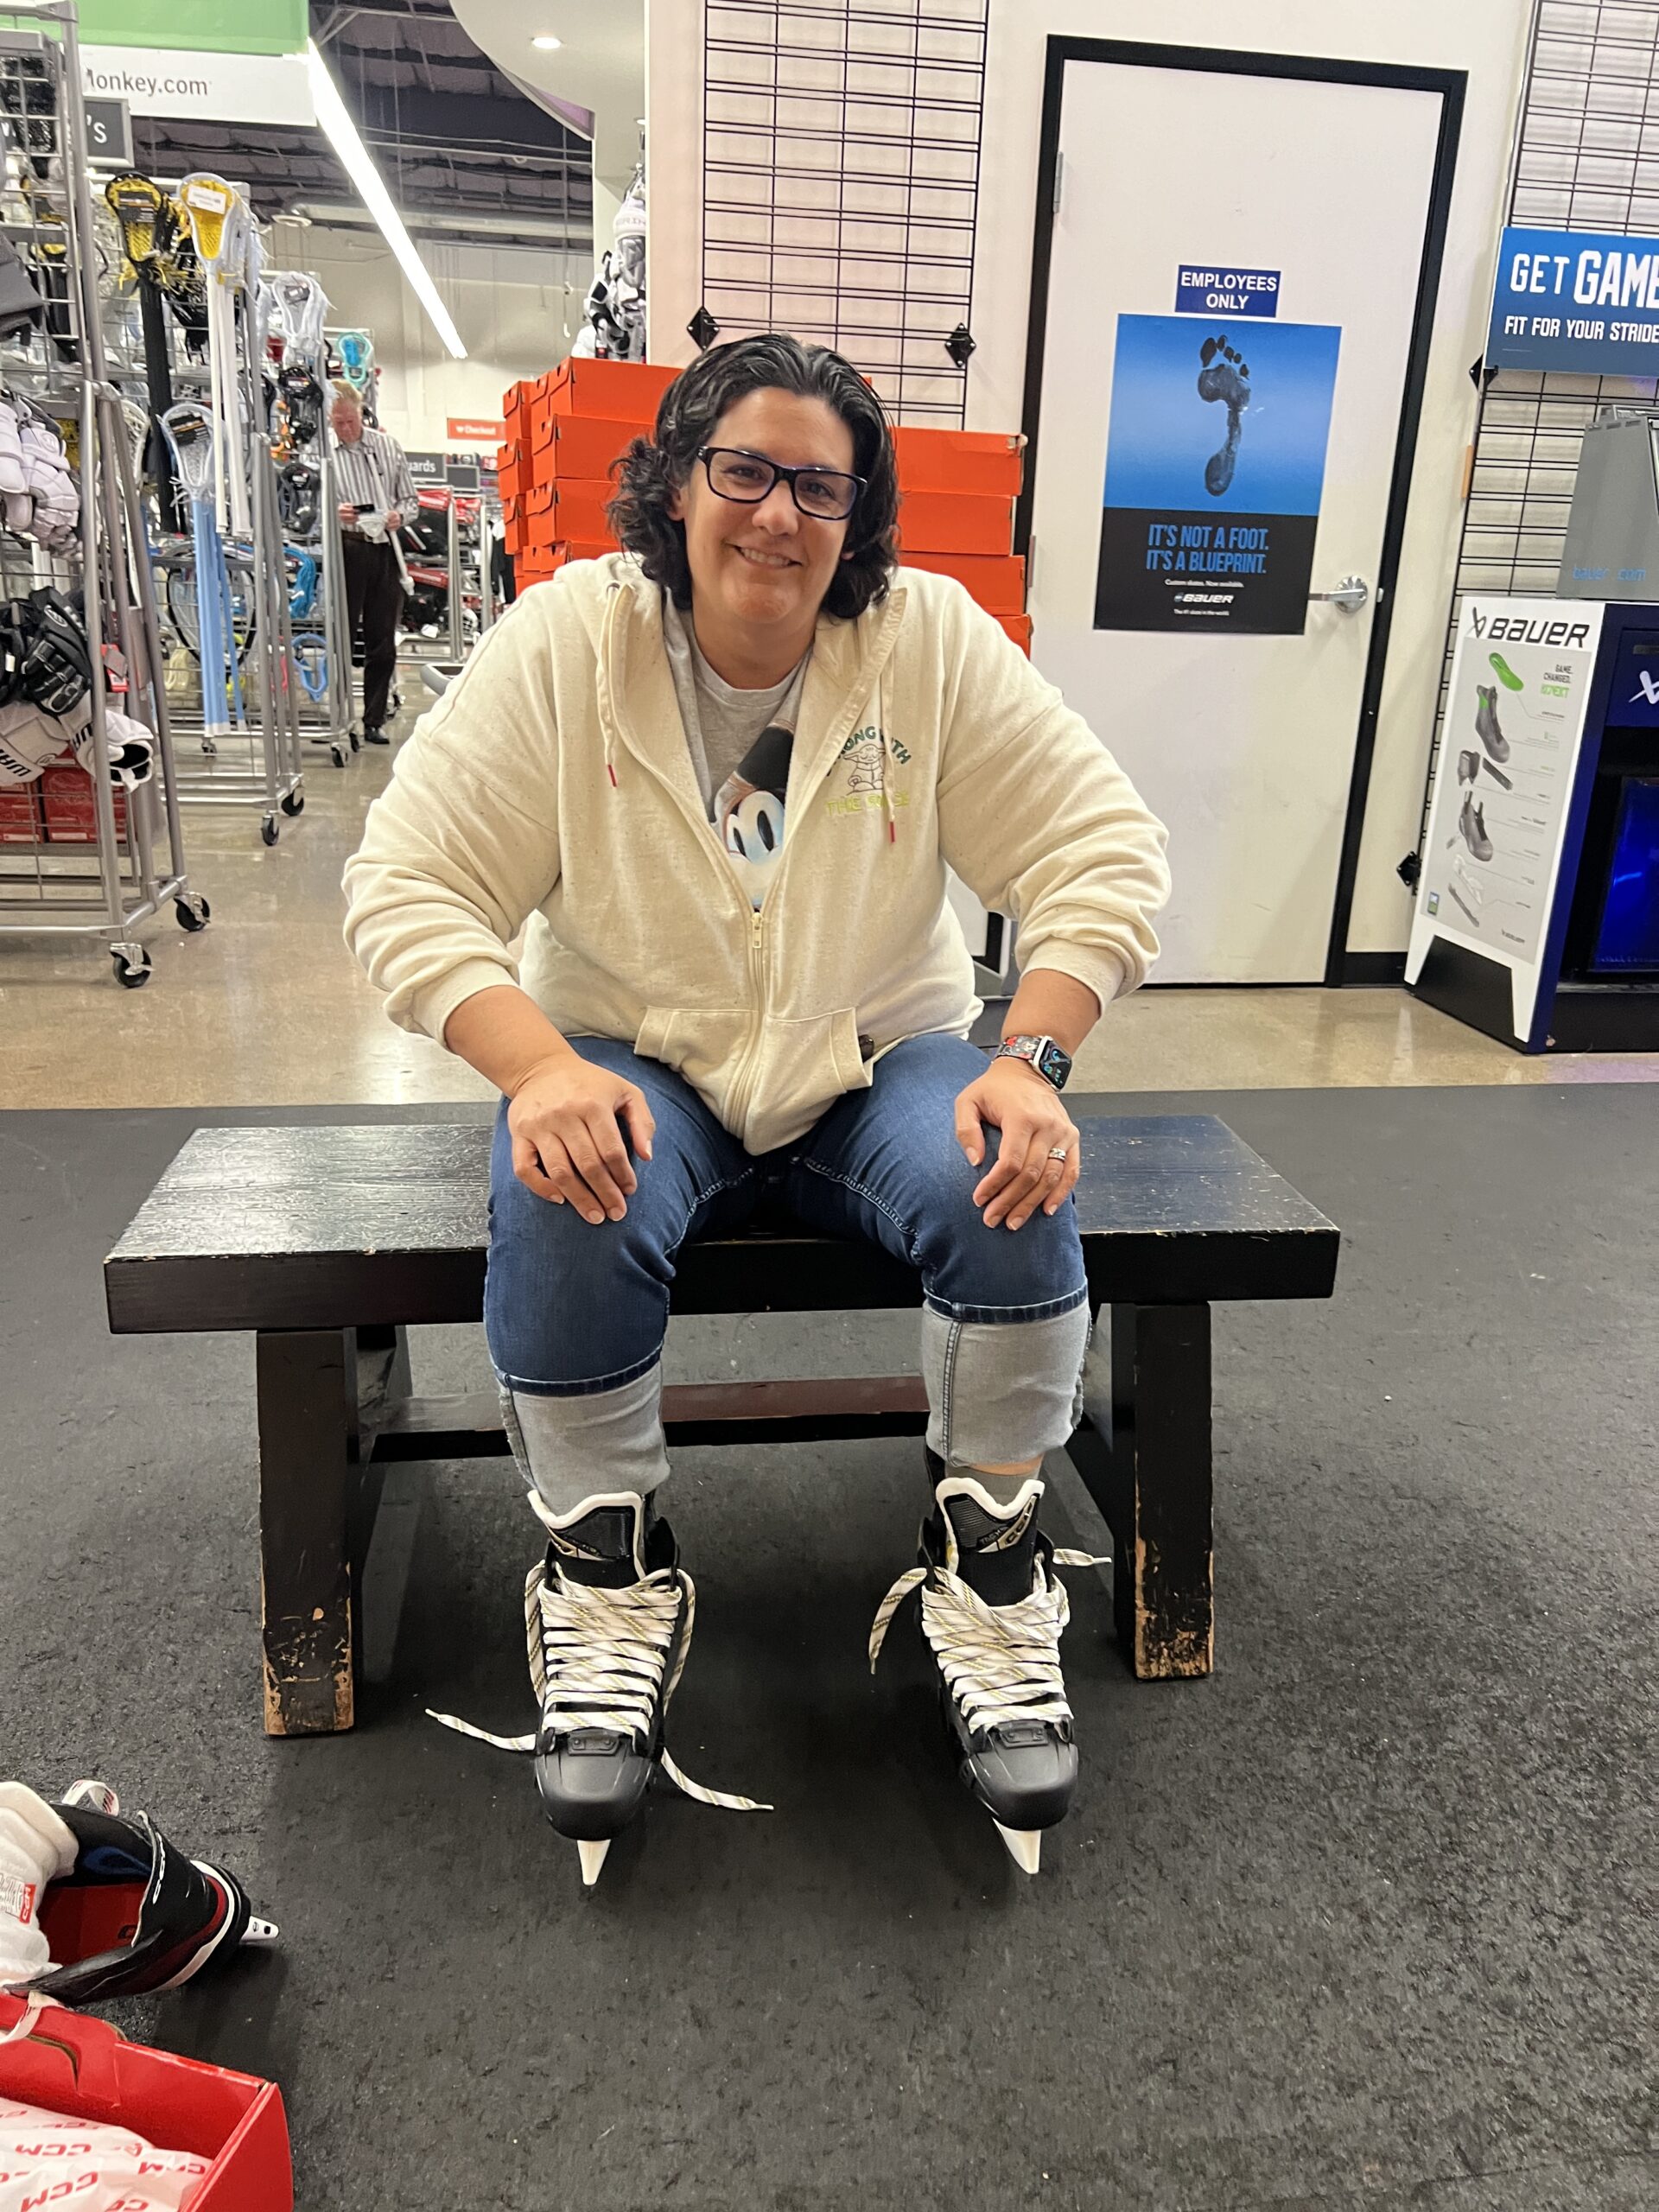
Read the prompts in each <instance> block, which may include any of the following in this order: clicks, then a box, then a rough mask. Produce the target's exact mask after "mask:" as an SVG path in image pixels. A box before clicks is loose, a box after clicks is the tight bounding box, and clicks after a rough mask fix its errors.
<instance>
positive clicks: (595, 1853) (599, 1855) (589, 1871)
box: [576, 1836, 611, 1890]
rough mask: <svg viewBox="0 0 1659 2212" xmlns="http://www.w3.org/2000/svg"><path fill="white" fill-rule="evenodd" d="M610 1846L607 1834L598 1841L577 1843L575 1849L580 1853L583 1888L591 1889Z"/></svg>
mask: <svg viewBox="0 0 1659 2212" xmlns="http://www.w3.org/2000/svg"><path fill="white" fill-rule="evenodd" d="M610 1847H611V1839H610V1838H609V1836H607V1837H605V1839H604V1840H603V1841H602V1842H600V1843H586V1842H581V1841H579V1842H578V1843H577V1845H576V1849H577V1850H578V1851H579V1852H580V1853H581V1854H582V1888H583V1889H584V1890H591V1889H592V1888H593V1886H594V1883H595V1882H596V1881H598V1879H599V1870H600V1868H601V1866H603V1865H604V1864H605V1854H606V1853H607V1851H608V1850H609V1849H610Z"/></svg>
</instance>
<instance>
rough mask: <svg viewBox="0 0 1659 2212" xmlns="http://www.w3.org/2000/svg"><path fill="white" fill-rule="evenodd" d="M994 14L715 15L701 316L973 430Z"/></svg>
mask: <svg viewBox="0 0 1659 2212" xmlns="http://www.w3.org/2000/svg"><path fill="white" fill-rule="evenodd" d="M987 10H988V0H706V7H705V11H704V30H703V164H702V166H703V180H702V181H703V223H702V304H703V306H704V307H705V308H707V309H708V310H709V314H710V315H712V316H713V317H714V319H715V321H716V322H717V323H718V324H719V326H720V331H721V336H722V337H728V338H730V337H737V336H740V335H742V334H747V333H748V332H751V331H758V330H766V329H773V328H781V329H786V330H791V331H793V332H794V333H795V334H796V335H797V336H798V337H800V338H804V339H809V340H816V341H817V342H818V343H820V344H823V345H829V346H835V347H836V350H837V351H838V352H841V353H845V354H846V355H847V357H848V358H849V359H850V360H851V361H853V362H854V363H855V365H857V366H858V367H859V368H860V369H861V370H862V371H863V372H864V373H865V374H866V375H867V376H868V377H869V378H870V379H871V381H872V382H873V383H874V385H875V387H876V389H877V391H879V392H880V395H881V397H882V398H883V399H884V400H885V401H886V403H887V405H888V407H889V408H890V409H891V410H892V411H893V414H894V415H895V416H897V417H898V418H899V420H900V421H907V422H919V423H929V422H931V423H944V424H952V425H955V426H957V427H960V426H961V424H962V423H963V420H964V417H965V412H966V404H967V401H966V392H967V378H966V373H965V372H964V370H963V368H961V367H958V366H957V365H954V364H953V363H952V361H951V360H950V356H949V355H948V354H947V353H946V352H945V340H946V339H947V338H948V337H949V336H950V333H951V332H952V331H953V330H954V329H955V328H956V327H957V325H958V324H965V323H968V322H969V319H970V315H971V310H972V304H973V274H974V234H975V226H976V218H977V212H978V200H979V159H980V137H981V131H982V124H983V118H984V91H985V41H986V16H987Z"/></svg>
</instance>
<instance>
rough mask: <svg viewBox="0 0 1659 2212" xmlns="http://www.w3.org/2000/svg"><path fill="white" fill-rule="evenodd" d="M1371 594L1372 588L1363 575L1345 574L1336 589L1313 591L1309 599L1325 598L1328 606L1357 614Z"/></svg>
mask: <svg viewBox="0 0 1659 2212" xmlns="http://www.w3.org/2000/svg"><path fill="white" fill-rule="evenodd" d="M1370 595H1371V588H1370V585H1369V584H1368V583H1367V582H1366V581H1365V579H1364V577H1363V576H1344V578H1343V580H1342V582H1340V583H1339V584H1338V586H1337V588H1336V589H1335V591H1311V592H1309V594H1307V596H1308V599H1309V601H1310V602H1312V601H1314V600H1316V599H1317V600H1323V601H1325V603H1326V604H1327V605H1328V606H1331V607H1340V608H1341V609H1342V611H1343V613H1344V614H1357V613H1358V612H1359V610H1360V608H1361V607H1363V606H1364V604H1365V602H1366V601H1367V600H1368V599H1369V598H1370Z"/></svg>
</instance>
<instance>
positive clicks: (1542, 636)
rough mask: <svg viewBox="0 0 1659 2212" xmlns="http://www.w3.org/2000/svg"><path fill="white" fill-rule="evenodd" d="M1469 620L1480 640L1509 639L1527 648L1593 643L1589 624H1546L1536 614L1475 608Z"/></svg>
mask: <svg viewBox="0 0 1659 2212" xmlns="http://www.w3.org/2000/svg"><path fill="white" fill-rule="evenodd" d="M1469 620H1470V624H1471V635H1472V636H1474V637H1477V638H1484V637H1492V638H1509V639H1512V640H1513V641H1514V642H1515V643H1516V644H1518V645H1588V644H1589V642H1590V625H1589V624H1588V623H1587V622H1561V621H1556V622H1543V621H1541V620H1539V619H1538V617H1537V616H1536V615H1526V614H1482V613H1479V612H1478V611H1477V610H1476V609H1474V608H1471V610H1470V613H1469Z"/></svg>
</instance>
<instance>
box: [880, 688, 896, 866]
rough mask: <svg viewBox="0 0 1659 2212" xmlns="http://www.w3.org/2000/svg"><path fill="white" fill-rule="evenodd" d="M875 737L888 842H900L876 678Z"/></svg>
mask: <svg viewBox="0 0 1659 2212" xmlns="http://www.w3.org/2000/svg"><path fill="white" fill-rule="evenodd" d="M875 738H876V746H877V748H878V751H879V753H880V760H881V810H882V812H883V813H884V814H885V815H886V816H887V842H888V843H889V844H890V845H896V844H897V843H898V842H899V824H898V822H897V820H896V818H895V817H894V815H893V793H892V791H890V790H889V788H888V785H887V726H886V723H885V722H884V721H883V719H882V715H881V679H880V677H879V676H878V677H876V679H875Z"/></svg>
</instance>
